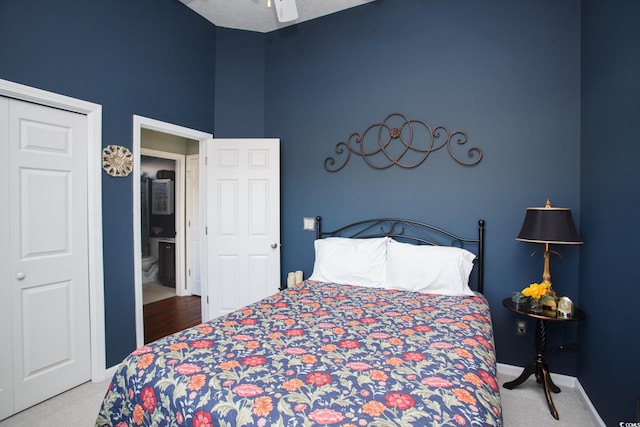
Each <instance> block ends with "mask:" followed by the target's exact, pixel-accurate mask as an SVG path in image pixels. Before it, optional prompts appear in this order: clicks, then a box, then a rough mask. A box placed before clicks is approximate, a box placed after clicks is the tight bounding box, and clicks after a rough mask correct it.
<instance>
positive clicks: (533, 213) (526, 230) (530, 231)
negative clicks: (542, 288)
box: [516, 199, 582, 295]
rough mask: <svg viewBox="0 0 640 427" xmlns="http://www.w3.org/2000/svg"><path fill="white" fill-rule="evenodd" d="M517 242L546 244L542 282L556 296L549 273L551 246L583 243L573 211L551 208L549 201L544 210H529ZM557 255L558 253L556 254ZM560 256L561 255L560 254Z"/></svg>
mask: <svg viewBox="0 0 640 427" xmlns="http://www.w3.org/2000/svg"><path fill="white" fill-rule="evenodd" d="M516 240H519V241H521V242H530V243H544V271H543V273H542V282H543V283H547V284H549V291H550V293H551V295H554V292H553V288H552V287H551V273H550V271H549V244H551V243H553V244H554V245H580V244H582V241H581V240H580V236H579V235H578V232H577V231H576V226H575V225H574V223H573V218H572V217H571V209H569V208H555V207H551V201H550V200H548V199H547V203H546V204H545V206H544V208H527V214H526V215H525V217H524V223H523V224H522V229H521V230H520V233H519V234H518V237H516ZM554 253H556V254H557V252H554ZM558 255H559V254H558Z"/></svg>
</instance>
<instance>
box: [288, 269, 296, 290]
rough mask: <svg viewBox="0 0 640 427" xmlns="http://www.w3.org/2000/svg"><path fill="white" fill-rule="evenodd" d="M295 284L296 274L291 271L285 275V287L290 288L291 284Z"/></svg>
mask: <svg viewBox="0 0 640 427" xmlns="http://www.w3.org/2000/svg"><path fill="white" fill-rule="evenodd" d="M295 284H296V274H295V273H293V272H291V273H289V275H288V276H287V288H290V287H291V286H293V285H295Z"/></svg>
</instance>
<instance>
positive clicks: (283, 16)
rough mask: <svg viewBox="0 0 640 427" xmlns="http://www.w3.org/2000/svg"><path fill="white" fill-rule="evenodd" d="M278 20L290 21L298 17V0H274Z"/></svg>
mask: <svg viewBox="0 0 640 427" xmlns="http://www.w3.org/2000/svg"><path fill="white" fill-rule="evenodd" d="M273 2H274V4H275V6H276V14H277V15H278V21H280V22H290V21H295V20H296V19H298V7H297V6H296V0H274V1H273Z"/></svg>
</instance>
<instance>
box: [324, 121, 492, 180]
mask: <svg viewBox="0 0 640 427" xmlns="http://www.w3.org/2000/svg"><path fill="white" fill-rule="evenodd" d="M376 137H377V138H376ZM452 143H455V144H456V145H464V144H466V143H467V134H466V133H465V132H462V131H453V132H451V131H449V129H447V128H446V127H444V126H436V127H434V128H432V127H431V126H429V125H428V124H427V123H425V122H423V121H421V120H413V119H409V118H407V117H406V116H405V115H403V114H400V113H392V114H389V115H388V116H387V117H386V118H385V119H384V120H383V121H382V122H380V123H374V124H372V125H371V126H369V127H368V128H367V129H365V131H364V132H362V133H353V134H351V136H349V139H347V141H346V142H344V141H340V142H339V143H337V144H336V147H335V152H336V154H337V155H336V156H335V157H327V158H326V159H324V168H325V170H326V171H327V172H338V171H340V170H342V168H344V167H345V166H346V164H347V163H348V162H349V159H350V158H351V154H352V153H353V154H356V155H358V156H360V157H362V159H363V160H364V161H365V162H366V163H367V164H368V165H369V166H371V167H372V168H375V169H387V168H389V167H391V166H393V165H397V166H399V167H401V168H405V169H413V168H415V167H418V166H420V165H421V164H422V163H423V162H424V161H425V160H426V159H427V157H429V154H431V153H432V152H434V151H438V150H439V149H441V148H442V147H444V146H446V147H447V150H448V151H449V155H450V156H451V158H453V160H455V161H456V162H458V163H459V164H461V165H464V166H474V165H476V164H478V163H479V162H480V160H482V150H481V149H479V148H477V147H472V148H469V149H468V150H467V155H468V157H469V159H470V160H469V161H464V160H462V159H460V158H459V157H458V156H457V155H456V154H455V153H454V150H453V148H452ZM336 158H341V159H342V160H341V161H340V159H336Z"/></svg>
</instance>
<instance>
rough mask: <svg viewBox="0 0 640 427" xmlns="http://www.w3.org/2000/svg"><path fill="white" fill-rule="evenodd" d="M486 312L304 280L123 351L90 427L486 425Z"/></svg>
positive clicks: (492, 388) (491, 381)
mask: <svg viewBox="0 0 640 427" xmlns="http://www.w3.org/2000/svg"><path fill="white" fill-rule="evenodd" d="M501 424H502V416H501V406H500V394H499V388H498V384H497V383H496V360H495V351H494V343H493V330H492V325H491V318H490V312H489V307H488V304H487V302H486V300H485V299H484V297H482V296H474V297H468V296H465V297H450V296H439V295H424V294H418V293H413V292H404V291H396V290H384V289H372V288H363V287H357V286H348V285H338V284H326V283H314V282H305V283H303V284H300V285H297V286H296V287H293V288H290V289H288V290H286V291H284V292H281V293H278V294H276V295H273V296H271V297H269V298H267V299H265V300H262V301H260V302H258V303H256V304H253V305H250V306H247V307H245V308H243V309H240V310H238V311H236V312H234V313H231V314H229V315H227V316H223V317H220V318H217V319H214V320H213V321H211V322H208V323H204V324H201V325H198V326H195V327H193V328H190V329H186V330H184V331H182V332H178V333H176V334H174V335H171V336H169V337H166V338H163V339H161V340H158V341H156V342H154V343H151V344H149V345H146V346H144V347H142V348H139V349H137V350H136V351H134V352H133V353H132V354H131V355H130V356H128V357H127V358H126V359H125V360H124V362H123V363H122V365H120V366H119V367H118V370H117V372H116V373H115V375H114V377H113V379H112V382H111V385H110V387H109V390H108V391H107V394H106V396H105V398H104V401H103V403H102V407H101V409H100V413H99V415H98V419H97V421H96V426H118V427H124V426H139V425H145V426H194V427H205V426H206V427H208V426H216V427H217V426H343V427H347V426H349V427H356V426H379V427H382V426H498V425H501Z"/></svg>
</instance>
